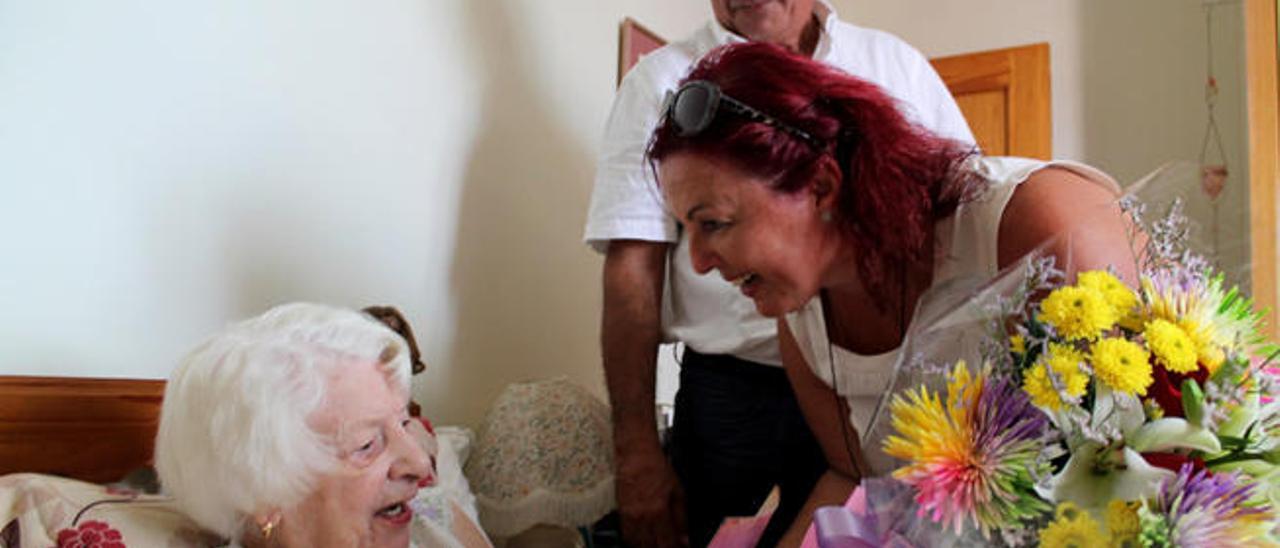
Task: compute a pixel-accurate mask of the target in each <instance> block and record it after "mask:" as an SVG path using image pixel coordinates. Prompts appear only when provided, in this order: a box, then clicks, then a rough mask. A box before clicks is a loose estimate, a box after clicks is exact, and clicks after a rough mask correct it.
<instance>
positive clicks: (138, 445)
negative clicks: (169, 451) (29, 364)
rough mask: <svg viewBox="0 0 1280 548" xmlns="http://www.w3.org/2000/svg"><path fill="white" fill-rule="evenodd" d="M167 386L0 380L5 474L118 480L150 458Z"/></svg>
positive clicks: (0, 455) (0, 450)
mask: <svg viewBox="0 0 1280 548" xmlns="http://www.w3.org/2000/svg"><path fill="white" fill-rule="evenodd" d="M163 399H164V381H162V380H136V379H92V378H82V377H72V378H62V377H13V376H0V475H4V474H9V473H13V472H40V473H44V474H56V475H59V476H66V477H71V478H77V479H82V480H85V481H91V482H95V483H103V482H111V481H116V480H119V479H121V478H123V477H124V475H125V474H126V473H127V472H129V471H130V470H133V469H135V468H138V467H140V466H144V465H146V464H148V463H149V462H150V461H151V452H152V449H153V448H154V446H155V435H156V428H157V426H158V425H159V421H160V403H161V401H162V400H163Z"/></svg>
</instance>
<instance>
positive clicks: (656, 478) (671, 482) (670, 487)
mask: <svg viewBox="0 0 1280 548" xmlns="http://www.w3.org/2000/svg"><path fill="white" fill-rule="evenodd" d="M615 484H616V486H617V490H618V513H619V515H620V516H621V517H622V538H623V540H624V541H625V542H626V544H627V546H638V547H643V548H649V547H662V548H666V547H672V546H688V545H689V538H688V536H687V534H686V533H685V522H684V521H685V513H684V490H683V489H681V488H680V481H679V480H678V479H677V478H676V473H675V470H674V469H672V468H671V464H670V463H669V462H667V459H666V457H665V456H664V455H663V454H662V453H661V452H660V451H656V452H655V451H637V452H635V453H633V454H631V455H628V456H627V457H625V458H624V457H620V458H619V459H618V475H617V479H616V480H615Z"/></svg>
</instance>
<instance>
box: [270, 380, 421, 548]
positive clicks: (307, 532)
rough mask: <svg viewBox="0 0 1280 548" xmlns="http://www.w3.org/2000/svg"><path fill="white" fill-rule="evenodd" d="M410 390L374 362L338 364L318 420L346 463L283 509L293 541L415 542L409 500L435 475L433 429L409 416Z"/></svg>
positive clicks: (287, 541)
mask: <svg viewBox="0 0 1280 548" xmlns="http://www.w3.org/2000/svg"><path fill="white" fill-rule="evenodd" d="M407 403H408V394H406V393H405V392H404V391H403V390H400V389H398V388H396V387H395V386H394V385H393V384H392V383H391V382H390V381H389V380H388V378H387V376H386V375H385V374H384V373H383V372H382V371H381V370H379V369H378V367H377V366H376V365H374V364H373V363H360V364H355V365H352V366H349V367H341V368H338V370H337V373H335V374H334V375H333V376H332V377H331V378H330V379H329V390H328V393H327V394H326V399H325V402H324V403H323V404H322V405H321V407H320V409H319V410H318V411H316V412H315V413H314V414H312V416H311V420H310V423H311V426H312V428H313V429H314V430H315V431H316V433H318V434H320V435H321V436H323V437H326V438H327V439H330V440H331V441H332V443H334V445H335V447H336V449H337V452H338V455H337V456H338V467H337V469H336V470H335V471H334V472H333V473H330V474H328V475H325V476H323V477H321V478H319V482H318V484H317V485H316V489H315V491H313V492H312V494H311V495H310V496H308V497H307V498H306V499H304V500H303V501H302V502H301V503H299V504H298V505H297V506H295V507H293V508H289V509H286V510H284V511H283V512H282V514H281V520H280V527H281V528H280V529H278V530H277V531H278V534H279V535H280V539H281V542H282V544H284V545H285V546H335V547H336V546H359V547H396V548H403V547H405V546H408V545H409V522H410V521H411V519H412V517H413V514H412V512H411V511H410V509H409V507H408V501H409V500H410V499H412V498H413V496H414V494H416V493H417V491H418V488H419V485H420V483H423V482H426V481H430V480H432V479H433V478H434V470H433V467H432V464H431V459H432V456H431V455H428V454H427V451H428V450H430V446H429V445H427V446H426V447H424V438H423V437H424V436H426V435H427V434H426V432H425V430H424V429H423V427H422V425H421V423H419V422H418V421H417V420H416V419H412V418H410V417H409V415H408V411H407V408H406V404H407Z"/></svg>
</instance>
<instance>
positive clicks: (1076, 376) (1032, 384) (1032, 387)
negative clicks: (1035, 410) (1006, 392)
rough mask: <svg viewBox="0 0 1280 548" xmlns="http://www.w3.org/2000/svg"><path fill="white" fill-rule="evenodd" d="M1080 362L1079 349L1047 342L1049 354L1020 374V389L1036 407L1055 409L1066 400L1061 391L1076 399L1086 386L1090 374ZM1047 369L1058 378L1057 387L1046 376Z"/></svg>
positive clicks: (1082, 393)
mask: <svg viewBox="0 0 1280 548" xmlns="http://www.w3.org/2000/svg"><path fill="white" fill-rule="evenodd" d="M1083 361H1084V354H1083V353H1082V352H1080V351H1079V350H1076V349H1075V348H1072V347H1071V346H1069V345H1065V344H1050V345H1049V353H1048V354H1047V355H1045V356H1042V357H1041V358H1040V360H1039V361H1037V362H1036V364H1035V365H1034V366H1032V367H1031V369H1029V370H1027V373H1026V375H1024V376H1023V377H1022V389H1023V390H1024V391H1026V393H1027V395H1028V396H1030V397H1031V403H1033V404H1035V405H1036V406H1037V407H1043V408H1045V409H1049V410H1053V411H1057V410H1058V409H1061V408H1062V406H1063V405H1064V403H1065V402H1064V401H1063V398H1062V395H1063V394H1064V393H1065V394H1066V395H1067V396H1070V397H1072V398H1078V397H1080V396H1083V395H1084V392H1085V390H1086V389H1087V388H1088V387H1089V375H1088V374H1086V373H1085V372H1084V371H1083V370H1081V368H1080V363H1081V362H1083ZM1050 371H1052V372H1053V374H1054V376H1055V377H1056V378H1057V382H1058V385H1057V387H1055V386H1054V383H1053V379H1050V377H1049V372H1050ZM1059 388H1061V390H1059Z"/></svg>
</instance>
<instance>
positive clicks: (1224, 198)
mask: <svg viewBox="0 0 1280 548" xmlns="http://www.w3.org/2000/svg"><path fill="white" fill-rule="evenodd" d="M1218 4H1219V7H1217V8H1215V10H1214V22H1213V40H1214V45H1213V48H1214V71H1215V73H1216V76H1217V80H1218V83H1219V86H1220V95H1219V99H1218V106H1217V109H1216V112H1217V118H1218V124H1219V128H1220V130H1221V131H1222V136H1223V145H1224V147H1225V148H1226V151H1227V155H1226V156H1227V158H1226V159H1227V165H1228V166H1229V169H1230V171H1231V176H1230V177H1229V180H1228V183H1227V189H1226V191H1225V192H1224V193H1223V194H1222V195H1221V196H1220V197H1219V198H1218V206H1217V207H1218V210H1219V220H1218V223H1219V225H1218V226H1219V238H1218V240H1219V245H1218V250H1219V252H1220V254H1221V256H1220V263H1221V264H1222V266H1223V267H1224V268H1226V269H1227V270H1228V272H1230V273H1231V274H1232V275H1233V276H1234V277H1235V278H1236V279H1237V280H1240V281H1241V282H1243V283H1247V279H1248V276H1247V262H1248V258H1247V250H1248V241H1247V237H1248V236H1247V232H1248V219H1247V215H1243V214H1241V213H1240V212H1246V211H1248V207H1246V204H1247V200H1248V183H1247V181H1248V173H1247V167H1248V166H1247V157H1246V152H1247V144H1248V143H1247V141H1246V124H1245V102H1244V85H1243V84H1244V73H1243V71H1244V68H1243V55H1244V49H1243V48H1244V31H1243V19H1242V6H1241V4H1240V3H1239V2H1235V3H1232V2H1230V1H1227V2H1218ZM835 5H836V6H837V9H839V10H840V12H841V13H842V14H843V15H845V17H846V18H847V19H849V20H851V21H854V22H856V23H858V24H862V25H865V26H870V27H876V28H881V29H885V30H889V31H891V32H893V33H895V34H897V35H898V36H900V37H902V38H903V39H905V40H907V41H908V42H910V43H912V44H913V45H915V46H916V47H917V48H919V49H920V50H921V51H923V52H924V53H925V54H926V55H928V56H930V57H934V56H941V55H950V54H956V53H963V52H968V51H977V50H984V49H994V48H1002V47H1009V46H1015V45H1022V44H1027V43H1033V42H1048V43H1049V45H1050V56H1051V63H1052V70H1053V72H1052V78H1053V125H1054V128H1053V140H1054V155H1055V156H1056V157H1058V158H1066V159H1074V160H1082V161H1085V162H1087V163H1090V164H1093V165H1096V166H1098V167H1100V168H1102V169H1104V170H1106V171H1108V172H1110V173H1111V174H1113V175H1114V176H1115V177H1116V178H1117V179H1118V180H1119V181H1120V182H1121V183H1130V182H1133V181H1135V180H1137V179H1138V178H1140V177H1142V176H1143V175H1145V174H1147V173H1149V172H1151V171H1152V170H1154V169H1156V168H1157V167H1158V166H1160V165H1162V164H1165V163H1166V162H1170V161H1178V160H1188V161H1196V160H1197V159H1198V158H1199V154H1200V144H1201V139H1202V138H1203V136H1204V130H1205V122H1206V119H1207V116H1206V109H1205V105H1204V82H1205V65H1206V55H1207V54H1206V45H1205V37H1206V25H1205V11H1204V9H1205V8H1204V7H1203V5H1204V3H1203V2H1202V1H1200V0H1124V1H1120V2H1111V1H1105V0H966V1H964V2H944V1H940V0H895V1H893V2H883V1H871V0H837V1H836V2H835ZM922 13H928V14H929V16H928V17H922V16H921V15H920V14H922ZM1213 158H1214V159H1216V158H1217V155H1216V152H1215V154H1214V157H1213ZM1178 173H1179V174H1181V175H1180V176H1176V177H1173V178H1170V179H1167V180H1165V182H1164V184H1165V185H1166V186H1173V187H1177V188H1178V189H1180V192H1181V193H1182V194H1184V195H1186V196H1190V197H1193V198H1194V199H1193V200H1189V201H1188V203H1189V207H1188V212H1189V214H1190V216H1191V217H1192V218H1193V220H1196V221H1197V222H1199V223H1200V224H1201V225H1202V232H1201V234H1202V239H1203V240H1204V242H1205V246H1206V249H1208V248H1210V247H1211V246H1210V245H1209V242H1210V241H1211V235H1210V233H1211V231H1210V227H1211V226H1212V219H1213V207H1212V204H1211V202H1210V201H1208V200H1207V199H1203V198H1201V195H1200V194H1199V193H1198V190H1196V187H1195V185H1196V183H1197V180H1196V178H1195V177H1194V175H1195V173H1194V171H1193V170H1180V171H1179V172H1178ZM1163 194H1168V193H1167V192H1164V193H1163Z"/></svg>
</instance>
